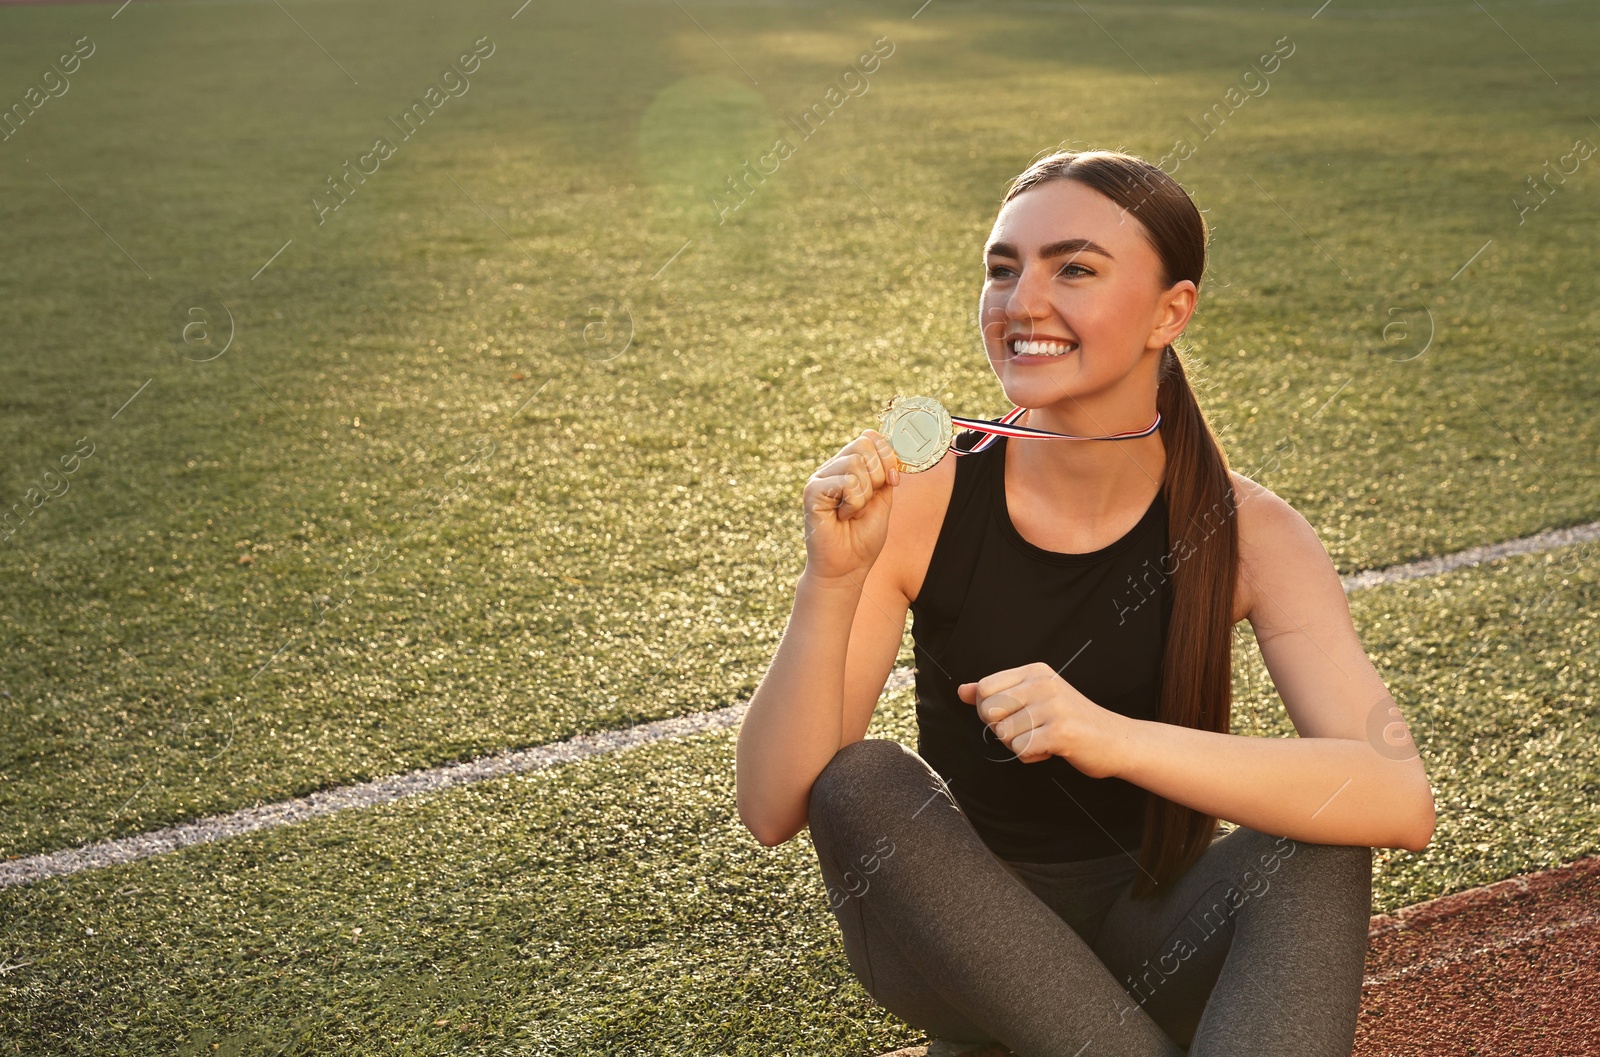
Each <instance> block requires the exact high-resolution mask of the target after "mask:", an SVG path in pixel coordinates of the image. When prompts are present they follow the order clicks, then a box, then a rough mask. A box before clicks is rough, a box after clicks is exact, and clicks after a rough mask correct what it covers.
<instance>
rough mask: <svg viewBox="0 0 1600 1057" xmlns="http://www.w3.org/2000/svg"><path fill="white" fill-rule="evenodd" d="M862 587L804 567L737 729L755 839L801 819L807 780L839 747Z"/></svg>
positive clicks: (744, 796)
mask: <svg viewBox="0 0 1600 1057" xmlns="http://www.w3.org/2000/svg"><path fill="white" fill-rule="evenodd" d="M861 592H862V588H861V587H860V586H858V585H856V584H852V583H850V582H849V581H845V582H843V583H829V582H827V581H819V580H817V579H816V578H814V577H812V576H809V575H807V574H805V573H802V574H801V575H800V579H799V582H798V583H796V584H795V591H794V612H793V613H792V614H790V616H789V626H788V627H787V628H785V629H784V632H783V640H782V642H780V643H779V644H778V652H777V655H776V656H775V657H773V659H772V666H771V667H770V668H768V669H767V674H766V676H765V677H764V678H763V679H762V680H761V685H760V686H759V687H757V688H756V692H755V694H754V695H753V696H752V697H751V698H750V708H749V710H748V711H747V712H746V713H745V717H744V723H743V725H741V726H740V728H739V743H738V749H737V752H736V761H737V762H736V764H735V773H736V776H737V777H736V779H735V786H736V788H737V790H738V802H739V817H740V818H741V819H743V820H744V824H745V826H746V827H748V828H749V830H750V832H751V833H753V834H754V835H755V838H756V839H757V840H759V841H760V842H761V843H762V844H765V845H767V846H769V847H770V846H772V845H775V844H782V843H783V842H784V841H786V840H788V839H789V838H790V837H792V836H794V834H796V833H798V832H799V831H800V829H801V828H802V827H803V826H804V825H805V823H806V814H807V810H806V803H807V800H808V798H809V794H810V790H811V783H812V782H813V781H814V780H815V779H816V776H817V774H818V773H820V772H821V770H822V768H823V767H825V766H827V763H828V761H829V760H831V759H832V758H833V754H834V753H836V752H838V751H839V745H840V731H841V728H842V724H843V715H844V671H845V654H846V650H847V649H848V647H849V640H850V625H851V620H852V618H853V617H854V616H855V611H856V606H857V604H858V601H859V599H860V597H861Z"/></svg>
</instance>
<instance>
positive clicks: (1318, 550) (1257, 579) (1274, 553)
mask: <svg viewBox="0 0 1600 1057" xmlns="http://www.w3.org/2000/svg"><path fill="white" fill-rule="evenodd" d="M1228 477H1229V480H1230V481H1231V483H1232V485H1233V495H1234V509H1235V511H1236V515H1237V517H1238V521H1239V576H1238V580H1237V584H1236V588H1235V591H1234V598H1235V602H1234V614H1235V616H1234V620H1235V622H1237V621H1239V620H1243V619H1245V618H1246V617H1251V615H1252V614H1254V613H1256V612H1257V601H1258V599H1259V598H1261V597H1263V596H1270V595H1271V594H1272V593H1273V591H1274V590H1275V589H1279V590H1293V589H1294V585H1295V584H1296V583H1297V582H1298V583H1304V582H1305V581H1304V579H1303V578H1304V577H1306V576H1322V575H1325V573H1326V572H1327V571H1328V570H1331V569H1332V567H1333V563H1332V561H1331V559H1329V557H1328V552H1327V550H1326V549H1325V548H1324V547H1323V545H1322V539H1321V537H1319V536H1318V535H1317V530H1316V529H1314V528H1312V526H1311V523H1310V522H1309V521H1307V520H1306V519H1305V517H1304V516H1303V515H1302V514H1301V513H1300V512H1299V511H1298V510H1296V509H1295V508H1294V506H1293V505H1292V504H1290V503H1289V501H1288V500H1286V499H1284V498H1283V497H1282V496H1280V495H1278V494H1277V493H1276V492H1274V491H1273V490H1272V489H1270V488H1268V487H1267V486H1266V485H1264V484H1262V483H1261V482H1259V481H1255V480H1252V479H1251V478H1249V477H1246V476H1244V475H1243V474H1241V473H1238V472H1237V471H1234V470H1229V471H1228ZM1335 575H1337V574H1335ZM1252 619H1253V618H1252Z"/></svg>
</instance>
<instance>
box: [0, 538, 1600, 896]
mask: <svg viewBox="0 0 1600 1057" xmlns="http://www.w3.org/2000/svg"><path fill="white" fill-rule="evenodd" d="M1597 539H1600V521H1595V522H1590V523H1589V524H1587V525H1578V526H1575V527H1573V528H1565V529H1552V530H1550V531H1547V532H1540V533H1538V534H1536V535H1533V536H1526V537H1523V538H1522V539H1516V540H1507V541H1506V542H1504V543H1495V544H1491V545H1489V546H1486V547H1473V548H1471V549H1469V550H1464V551H1457V552H1456V553H1455V554H1448V555H1445V556H1444V557H1442V558H1428V559H1425V560H1422V561H1415V562H1408V563H1406V564H1404V565H1392V566H1390V567H1388V568H1386V569H1377V570H1371V571H1367V572H1360V573H1356V574H1355V575H1353V576H1347V577H1345V578H1344V588H1345V591H1346V592H1350V591H1358V590H1361V589H1363V588H1367V587H1373V586H1376V585H1378V584H1387V583H1395V582H1397V581H1400V580H1411V579H1415V578H1417V577H1421V576H1437V575H1439V574H1441V573H1445V572H1449V571H1451V570H1454V569H1461V568H1465V567H1467V566H1472V565H1478V564H1481V563H1483V562H1487V561H1493V560H1495V559H1497V558H1505V557H1509V556H1511V555H1515V554H1531V553H1535V552H1538V551H1546V550H1552V549H1554V548H1556V547H1565V546H1570V545H1571V544H1574V543H1584V542H1589V541H1592V540H1597ZM914 682H915V677H914V675H913V669H910V668H896V669H895V670H894V671H893V672H891V673H890V675H889V679H888V681H887V682H886V683H885V684H884V690H885V691H886V692H887V691H893V690H900V689H904V688H905V687H908V686H911V685H913V683H914ZM748 707H749V702H748V701H740V702H738V703H737V704H733V705H729V706H728V707H726V708H721V709H718V710H716V711H714V712H696V713H693V714H692V715H688V716H679V717H675V718H672V719H660V720H656V721H654V722H651V723H641V724H639V725H638V726H634V727H626V728H624V729H622V730H606V731H599V732H597V733H593V734H579V735H576V736H574V737H571V738H568V739H566V740H565V741H558V742H555V743H553V744H550V745H538V746H535V747H533V748H530V749H519V750H517V751H515V752H500V753H495V754H493V755H490V756H481V757H479V758H478V759H475V760H467V761H466V762H464V763H454V764H448V765H446V766H443V767H433V768H428V769H425V770H418V771H411V772H408V773H406V774H401V775H394V776H392V777H389V778H380V779H377V780H376V781H372V782H363V783H361V784H360V785H349V786H341V787H339V788H335V789H327V790H324V791H322V792H317V793H312V794H310V795H309V796H302V797H297V798H295V799H293V800H285V801H282V802H280V803H276V804H264V805H262V806H260V807H249V808H245V809H243V810H241V811H234V812H230V813H228V814H225V815H212V816H210V817H209V818H202V819H198V820H196V821H194V822H185V823H182V824H180V825H176V826H168V827H166V828H165V829H158V830H153V831H151V832H149V833H141V834H138V835H136V836H132V837H122V838H119V839H117V840H107V841H100V842H99V843H96V844H90V845H86V846H84V847H81V848H64V849H62V850H61V851H54V852H47V853H44V854H41V855H31V856H28V857H26V858H19V859H10V860H7V861H5V862H0V888H4V887H7V886H10V885H17V884H28V883H30V882H32V881H42V880H45V879H47V878H51V877H62V876H65V875H67V874H74V873H77V872H78V871H80V870H90V869H95V868H98V867H102V866H115V865H118V864H120V863H128V862H134V861H135V860H138V859H143V858H147V857H148V856H151V855H160V854H161V853H163V852H169V851H176V850H177V849H179V848H186V847H188V846H190V845H192V844H205V843H207V842H209V841H214V840H222V839H224V838H227V837H233V836H237V835H239V834H241V833H250V832H252V831H254V830H258V829H270V828H272V827H274V826H286V825H289V824H291V823H294V822H302V821H304V820H306V819H309V818H315V817H316V816H318V815H327V814H331V813H332V812H335V811H344V810H347V809H349V808H360V807H371V806H373V805H374V804H383V803H387V802H389V801H391V800H399V799H401V798H403V797H408V796H416V795H417V794H418V793H431V792H434V791H436V790H440V789H448V788H451V787H452V786H458V785H468V784H471V783H473V782H481V781H484V780H485V779H488V778H500V777H503V776H505V775H511V774H522V773H524V772H527V771H537V770H541V769H543V768H545V767H554V766H558V765H560V764H564V763H572V762H573V761H576V760H581V759H584V758H585V757H589V756H598V755H600V754H602V753H608V752H616V751H618V750H620V749H631V748H633V747H635V746H638V745H646V744H649V743H651V742H656V741H665V740H667V739H670V738H681V737H684V736H686V735H689V734H694V733H697V732H699V731H703V730H714V729H717V728H720V727H731V726H735V725H737V724H738V723H739V721H740V720H741V719H743V718H744V713H745V709H746V708H748Z"/></svg>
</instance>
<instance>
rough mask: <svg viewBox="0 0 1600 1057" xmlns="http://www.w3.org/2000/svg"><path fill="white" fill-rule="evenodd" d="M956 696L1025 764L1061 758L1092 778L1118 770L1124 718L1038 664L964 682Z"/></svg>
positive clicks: (1041, 663) (1045, 666)
mask: <svg viewBox="0 0 1600 1057" xmlns="http://www.w3.org/2000/svg"><path fill="white" fill-rule="evenodd" d="M956 695H957V696H958V697H960V698H961V700H963V701H965V702H966V703H967V704H969V705H976V706H977V709H978V717H979V718H980V719H982V720H983V721H984V722H985V723H986V724H988V726H989V729H990V730H992V731H994V736H995V737H997V738H999V739H1000V740H1001V741H1002V742H1003V743H1005V745H1006V747H1007V748H1009V749H1010V750H1011V751H1012V752H1013V753H1015V754H1016V757H1017V759H1019V760H1021V761H1022V762H1023V763H1037V762H1039V761H1040V760H1048V759H1049V758H1050V757H1052V756H1064V757H1066V759H1067V761H1068V762H1070V763H1071V764H1072V766H1074V767H1076V768H1077V769H1078V770H1080V771H1082V772H1083V773H1084V774H1086V775H1088V776H1089V777H1090V778H1106V777H1109V776H1111V775H1112V774H1113V773H1114V771H1115V770H1116V761H1115V752H1114V750H1115V748H1116V747H1117V745H1118V744H1119V742H1120V738H1119V736H1118V735H1119V732H1118V729H1117V726H1116V723H1117V720H1119V719H1121V718H1123V717H1120V716H1118V715H1117V714H1116V713H1115V712H1112V711H1110V710H1108V709H1105V708H1102V707H1100V706H1099V705H1097V704H1095V703H1094V702H1093V701H1090V700H1089V699H1088V698H1087V697H1084V696H1083V695H1082V694H1081V693H1079V692H1078V690H1077V688H1076V687H1074V686H1073V685H1072V684H1071V683H1069V682H1067V681H1066V680H1065V679H1063V678H1061V676H1059V675H1057V674H1056V671H1055V669H1054V668H1052V667H1050V666H1049V665H1048V664H1045V663H1044V662H1042V661H1036V662H1035V663H1033V664H1024V665H1023V666H1021V667H1020V668H1007V669H1004V670H1003V671H998V672H995V673H994V674H993V675H986V676H984V677H983V678H982V679H979V680H978V681H977V682H975V683H962V684H961V685H960V686H958V687H956Z"/></svg>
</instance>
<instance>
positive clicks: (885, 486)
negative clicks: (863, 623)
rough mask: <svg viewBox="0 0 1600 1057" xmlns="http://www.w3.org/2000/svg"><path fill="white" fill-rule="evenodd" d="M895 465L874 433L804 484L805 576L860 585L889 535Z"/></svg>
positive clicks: (861, 438)
mask: <svg viewBox="0 0 1600 1057" xmlns="http://www.w3.org/2000/svg"><path fill="white" fill-rule="evenodd" d="M899 467H900V461H899V459H898V458H897V457H896V456H895V453H894V449H893V448H891V447H890V446H889V439H888V438H887V437H885V436H884V435H883V434H882V433H879V432H878V431H877V430H875V429H864V430H862V431H861V435H860V436H858V437H857V438H856V439H855V440H852V441H851V442H850V443H849V444H846V445H845V446H844V447H843V448H840V449H839V454H837V455H835V456H834V457H833V458H831V459H829V460H828V461H827V462H825V463H823V464H822V465H821V466H819V467H818V468H817V470H816V472H815V473H813V474H812V475H811V477H810V479H809V480H807V481H806V488H805V496H804V500H803V502H804V505H805V514H806V525H805V531H806V572H807V573H809V574H811V575H812V576H815V577H818V578H820V579H823V580H829V581H841V582H846V581H854V582H856V583H858V584H859V583H861V582H862V581H863V580H865V578H866V574H867V570H869V569H871V568H872V563H873V562H875V561H877V560H878V555H879V553H880V552H882V550H883V542H884V539H885V538H886V537H887V536H888V534H889V505H890V499H891V497H892V495H893V491H894V486H895V485H897V484H899V483H900V468H899Z"/></svg>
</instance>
